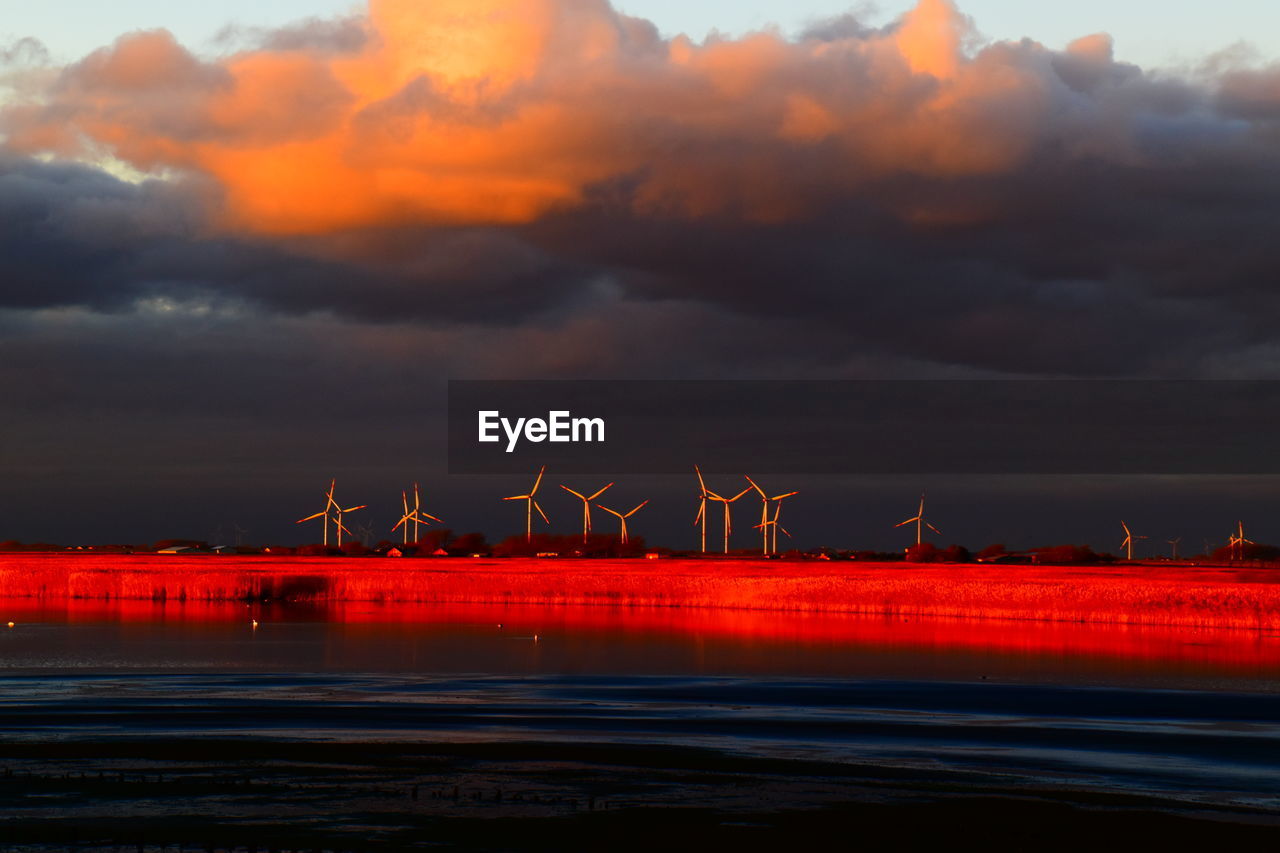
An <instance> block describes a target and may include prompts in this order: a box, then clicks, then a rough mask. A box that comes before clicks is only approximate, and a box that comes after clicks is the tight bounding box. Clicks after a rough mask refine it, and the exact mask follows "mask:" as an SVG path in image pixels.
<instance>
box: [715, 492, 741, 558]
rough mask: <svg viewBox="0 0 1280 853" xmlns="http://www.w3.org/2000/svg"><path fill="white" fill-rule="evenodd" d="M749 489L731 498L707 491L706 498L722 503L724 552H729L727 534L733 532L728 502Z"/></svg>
mask: <svg viewBox="0 0 1280 853" xmlns="http://www.w3.org/2000/svg"><path fill="white" fill-rule="evenodd" d="M749 491H751V489H749V488H747V489H743V490H742V491H740V492H738V493H737V494H736V495H734V496H733V497H731V498H726V497H723V496H721V495H718V494H716V493H715V492H713V491H710V490H708V491H707V500H709V501H719V502H720V503H722V504H724V552H725V553H726V554H728V553H729V534H730V533H732V532H733V519H732V517H731V515H732V513H731V511H730V508H729V504H731V503H733V502H734V501H736V500H738V498H740V497H742V496H743V495H745V494H746V493H747V492H749Z"/></svg>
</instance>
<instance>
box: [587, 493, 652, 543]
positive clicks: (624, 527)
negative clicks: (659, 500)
mask: <svg viewBox="0 0 1280 853" xmlns="http://www.w3.org/2000/svg"><path fill="white" fill-rule="evenodd" d="M647 503H649V502H648V501H645V502H644V503H642V504H640V506H638V507H636V508H635V509H633V510H631V512H629V513H627V514H626V515H623V514H622V513H620V512H618V511H617V510H616V509H609V508H608V507H607V506H605V505H604V504H596V506H598V507H600V508H601V509H602V510H604V511H605V512H607V513H609V514H610V515H616V516H617V517H618V520H619V521H621V522H622V537H621V540H622V544H623V545H626V544H627V519H628V518H630V517H631V516H633V515H635V514H636V513H637V512H639V511H640V510H642V509H644V508H645V504H647Z"/></svg>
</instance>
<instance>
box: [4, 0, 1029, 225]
mask: <svg viewBox="0 0 1280 853" xmlns="http://www.w3.org/2000/svg"><path fill="white" fill-rule="evenodd" d="M364 26H365V27H366V29H367V34H368V38H367V39H365V41H364V44H363V46H362V47H360V48H359V49H356V50H352V51H348V52H346V53H341V52H337V51H335V50H333V49H332V48H331V47H322V46H316V47H314V48H308V47H306V46H305V45H303V46H297V45H294V46H292V47H290V48H288V49H283V48H276V49H271V48H260V49H255V50H248V51H244V52H241V53H238V54H236V55H233V56H230V57H227V58H224V59H219V60H216V61H203V60H200V59H198V58H196V57H195V56H193V55H192V54H191V53H189V52H188V51H186V50H184V49H183V48H182V47H181V46H180V45H178V44H177V43H176V42H175V41H174V40H173V38H172V37H171V36H169V35H168V34H167V33H164V32H152V33H135V34H132V35H128V36H125V37H123V38H121V39H120V40H119V41H117V42H116V44H115V45H113V46H112V47H109V48H105V49H103V50H101V51H98V52H97V53H95V54H93V55H91V56H89V57H88V58H86V59H85V60H83V61H82V62H80V63H78V64H77V65H74V66H71V67H68V68H67V69H65V70H64V72H63V74H62V77H61V80H60V82H59V83H58V84H57V86H56V87H55V88H54V89H53V90H51V91H49V92H46V93H43V96H42V97H41V98H40V99H39V100H37V101H32V102H28V103H25V104H18V105H14V106H11V107H9V108H8V109H7V110H6V111H5V113H4V117H3V122H4V125H3V126H4V129H5V130H6V132H7V134H8V142H7V144H8V145H9V146H10V147H11V148H14V149H17V150H19V151H24V152H28V153H35V152H52V153H54V154H56V155H60V156H67V157H70V156H86V155H99V154H101V152H103V151H108V152H110V153H111V154H112V155H113V156H115V157H116V158H119V159H120V160H123V161H125V162H127V163H129V164H130V165H132V166H134V167H136V168H138V169H142V170H144V171H150V170H157V169H162V168H163V169H168V170H177V171H179V172H186V173H190V174H194V175H198V176H201V177H203V178H212V179H213V180H214V182H215V183H216V184H217V186H218V187H219V188H220V190H221V202H220V205H221V206H220V208H219V210H218V217H219V221H220V222H221V223H222V225H223V227H225V228H229V229H234V230H245V231H252V232H259V233H268V234H316V233H330V232H339V231H344V230H358V229H365V228H373V227H379V226H387V225H392V226H394V225H406V224H428V225H430V224H449V225H453V224H518V223H527V222H530V221H533V220H535V219H537V218H539V217H542V216H545V215H547V214H548V213H551V212H553V211H556V210H560V209H565V208H572V207H574V206H577V205H581V204H583V203H584V202H585V200H586V199H588V198H589V197H590V196H591V195H592V193H593V192H594V191H595V190H596V188H598V187H601V186H603V185H608V184H610V183H615V184H618V185H625V186H627V187H628V195H627V199H628V203H630V204H631V205H633V206H634V208H635V209H636V211H637V212H640V213H644V214H649V215H667V216H708V215H727V216H737V217H744V218H748V219H754V220H759V221H773V220H779V219H787V218H792V217H796V216H801V215H803V214H804V213H805V211H806V210H808V209H810V208H811V207H812V206H813V205H815V204H821V201H822V198H823V197H825V196H827V195H829V194H830V193H831V192H834V191H844V192H850V191H857V189H858V188H859V187H860V186H862V185H864V184H865V183H866V182H868V181H871V180H876V179H879V178H883V177H886V176H890V175H893V174H899V173H903V174H913V175H925V176H934V177H956V176H966V175H975V174H986V173H990V172H995V171H1000V170H1004V169H1011V168H1014V167H1016V166H1017V165H1018V164H1019V163H1020V162H1021V161H1022V160H1023V159H1024V158H1025V157H1026V155H1027V152H1028V151H1029V150H1030V148H1031V146H1032V145H1033V144H1034V143H1035V141H1036V139H1037V133H1038V132H1039V128H1040V127H1041V126H1042V123H1043V122H1042V119H1043V117H1044V116H1045V115H1046V114H1047V113H1049V112H1050V111H1051V109H1052V107H1051V105H1050V103H1049V102H1048V99H1047V97H1046V83H1045V81H1044V79H1043V69H1042V68H1041V67H1040V66H1038V65H1037V64H1036V62H1033V61H1029V60H1028V59H1027V58H1026V55H1025V52H1023V53H1019V52H1018V51H1013V50H1007V49H1006V50H1000V49H997V48H998V47H999V46H994V47H992V48H989V49H987V50H985V51H983V52H981V53H979V54H977V55H976V56H969V55H967V54H966V53H965V51H964V49H963V46H964V44H965V42H966V40H968V39H969V38H970V33H971V31H970V25H969V23H968V21H967V19H965V18H964V17H963V16H961V15H960V14H959V13H958V12H957V11H956V9H955V7H954V6H953V5H952V4H951V3H950V2H949V0H920V3H919V5H918V6H917V7H916V9H914V10H913V11H912V12H910V13H909V14H908V15H907V16H905V17H904V18H903V19H902V20H901V21H900V22H898V23H897V24H896V25H895V26H891V27H887V28H885V29H883V30H879V31H869V32H864V33H860V34H857V35H845V36H838V37H823V38H819V37H811V38H803V39H799V40H788V39H785V38H783V37H781V36H779V35H777V34H774V33H757V34H754V35H750V36H747V37H745V38H742V39H738V40H729V39H723V38H712V39H710V40H708V41H707V42H705V43H703V44H695V43H693V42H691V41H690V40H689V39H687V38H684V37H678V38H675V39H672V40H669V41H668V40H663V39H661V38H660V37H659V35H658V34H657V30H656V29H655V28H654V27H653V26H652V25H651V24H649V23H648V22H646V21H642V20H639V19H636V18H631V17H628V16H626V15H623V14H620V13H618V12H617V11H615V10H614V9H613V8H612V7H611V6H610V5H609V3H608V2H606V0H434V2H432V3H422V2H417V0H370V3H369V7H368V10H367V15H366V16H365V19H364Z"/></svg>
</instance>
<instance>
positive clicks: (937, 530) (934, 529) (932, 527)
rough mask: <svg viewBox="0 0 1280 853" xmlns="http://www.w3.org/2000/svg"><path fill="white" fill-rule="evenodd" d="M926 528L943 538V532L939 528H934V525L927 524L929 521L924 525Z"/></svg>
mask: <svg viewBox="0 0 1280 853" xmlns="http://www.w3.org/2000/svg"><path fill="white" fill-rule="evenodd" d="M924 526H925V527H927V528H929V529H930V530H932V531H933V532H934V533H936V534H938V535H939V536H941V535H942V531H941V530H939V529H938V528H936V527H934V526H933V525H932V524H930V523H929V522H927V521H926V522H925V523H924Z"/></svg>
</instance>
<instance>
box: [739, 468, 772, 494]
mask: <svg viewBox="0 0 1280 853" xmlns="http://www.w3.org/2000/svg"><path fill="white" fill-rule="evenodd" d="M742 476H744V477H747V475H746V474H743V475H742ZM747 482H748V483H750V484H751V488H752V489H755V490H756V491H757V492H759V493H760V497H762V498H764V499H765V500H769V497H768V495H766V494H765V493H764V489H762V488H760V487H759V486H758V485H756V481H755V480H753V479H751V478H750V477H747ZM748 491H750V490H748Z"/></svg>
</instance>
